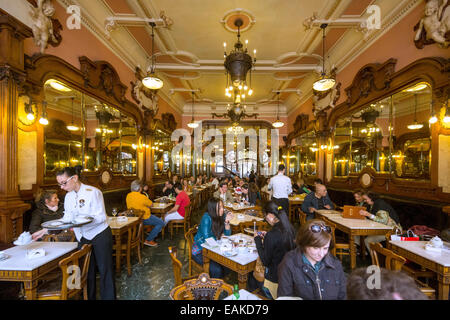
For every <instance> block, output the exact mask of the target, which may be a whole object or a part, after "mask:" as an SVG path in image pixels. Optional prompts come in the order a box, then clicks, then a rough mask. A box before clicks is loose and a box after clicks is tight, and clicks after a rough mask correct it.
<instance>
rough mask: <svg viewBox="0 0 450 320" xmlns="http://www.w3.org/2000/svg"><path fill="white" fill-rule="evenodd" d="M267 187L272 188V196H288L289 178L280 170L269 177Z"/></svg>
mask: <svg viewBox="0 0 450 320" xmlns="http://www.w3.org/2000/svg"><path fill="white" fill-rule="evenodd" d="M268 189H269V190H272V197H273V198H277V199H282V198H288V197H289V194H291V193H292V183H291V179H289V177H287V176H285V175H284V174H283V173H281V172H280V173H278V174H277V175H276V176H273V177H272V178H271V179H270V182H269V186H268Z"/></svg>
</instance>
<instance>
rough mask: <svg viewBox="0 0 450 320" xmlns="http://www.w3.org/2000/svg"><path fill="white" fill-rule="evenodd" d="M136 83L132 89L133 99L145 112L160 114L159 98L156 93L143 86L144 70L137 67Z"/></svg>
mask: <svg viewBox="0 0 450 320" xmlns="http://www.w3.org/2000/svg"><path fill="white" fill-rule="evenodd" d="M135 75H136V82H134V83H133V82H131V85H132V88H133V94H132V96H133V98H134V100H135V101H136V102H137V103H138V106H139V108H140V109H141V110H142V111H143V112H145V111H151V112H153V114H157V113H158V96H157V94H156V93H155V92H153V91H152V90H150V89H148V88H146V87H145V86H144V85H143V84H142V79H143V78H144V75H143V73H142V70H141V69H140V68H139V67H137V68H136V72H135Z"/></svg>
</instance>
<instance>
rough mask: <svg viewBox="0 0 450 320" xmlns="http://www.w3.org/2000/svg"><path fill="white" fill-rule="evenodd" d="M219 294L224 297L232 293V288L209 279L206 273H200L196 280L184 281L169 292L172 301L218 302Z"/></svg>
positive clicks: (219, 281)
mask: <svg viewBox="0 0 450 320" xmlns="http://www.w3.org/2000/svg"><path fill="white" fill-rule="evenodd" d="M221 293H225V294H226V297H227V296H229V295H231V294H232V293H233V287H232V286H230V285H229V284H226V283H225V282H224V281H223V280H222V279H214V278H210V277H209V275H208V274H207V273H201V274H200V276H199V277H198V279H193V280H188V281H185V282H184V283H183V284H182V285H180V286H176V287H175V288H173V289H172V290H171V291H170V295H169V296H170V298H171V299H173V300H219V297H220V295H221Z"/></svg>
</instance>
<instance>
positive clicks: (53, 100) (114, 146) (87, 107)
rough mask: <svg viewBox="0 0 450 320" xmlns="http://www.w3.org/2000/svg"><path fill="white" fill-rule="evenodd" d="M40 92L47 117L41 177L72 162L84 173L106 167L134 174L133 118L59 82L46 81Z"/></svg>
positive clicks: (47, 175) (135, 145) (134, 127)
mask: <svg viewBox="0 0 450 320" xmlns="http://www.w3.org/2000/svg"><path fill="white" fill-rule="evenodd" d="M44 93H45V101H46V102H47V107H46V112H47V115H48V120H49V124H48V125H47V126H46V127H45V130H44V157H45V174H44V177H54V176H55V173H56V171H58V170H60V169H62V168H64V167H66V166H75V165H82V166H83V169H84V171H86V172H96V171H98V170H100V168H107V169H109V170H111V171H112V172H114V173H118V174H123V175H136V172H137V170H136V168H137V166H136V161H137V154H136V153H137V146H138V141H137V139H138V138H137V130H136V123H135V120H134V119H132V118H131V117H129V116H127V115H125V114H124V113H122V112H120V111H119V110H118V109H116V108H114V107H113V106H110V105H107V104H104V103H102V102H101V101H99V100H97V99H95V98H93V97H91V96H89V95H86V94H84V93H82V92H79V91H77V90H75V89H73V88H71V87H70V86H68V85H66V84H64V83H62V82H60V81H56V80H53V79H50V80H48V81H46V83H45V86H44Z"/></svg>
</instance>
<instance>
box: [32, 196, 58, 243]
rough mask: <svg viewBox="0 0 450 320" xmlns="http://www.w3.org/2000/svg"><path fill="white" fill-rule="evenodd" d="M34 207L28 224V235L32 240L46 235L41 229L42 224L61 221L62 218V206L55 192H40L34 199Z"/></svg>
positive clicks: (45, 230)
mask: <svg viewBox="0 0 450 320" xmlns="http://www.w3.org/2000/svg"><path fill="white" fill-rule="evenodd" d="M36 207H37V208H36V210H34V211H33V213H32V215H31V222H30V233H31V236H32V238H33V240H37V239H39V238H41V237H42V236H44V235H45V234H48V230H47V229H45V228H42V227H41V224H42V223H44V222H47V221H50V220H56V219H61V218H62V217H63V216H64V204H63V203H62V202H60V201H59V198H58V194H57V191H56V190H45V191H42V192H41V194H39V195H38V196H37V197H36Z"/></svg>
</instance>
